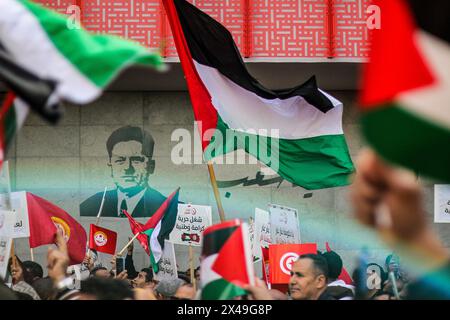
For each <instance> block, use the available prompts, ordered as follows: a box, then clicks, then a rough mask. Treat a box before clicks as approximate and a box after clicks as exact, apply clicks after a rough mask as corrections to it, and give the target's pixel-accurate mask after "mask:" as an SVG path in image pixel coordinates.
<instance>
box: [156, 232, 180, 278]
mask: <svg viewBox="0 0 450 320" xmlns="http://www.w3.org/2000/svg"><path fill="white" fill-rule="evenodd" d="M158 266H159V272H158V273H155V272H153V275H154V278H155V280H157V281H161V280H173V279H176V278H178V270H177V260H176V257H175V248H174V246H173V243H172V242H170V241H167V240H165V241H164V250H163V253H162V257H161V259H160V260H159V262H158Z"/></svg>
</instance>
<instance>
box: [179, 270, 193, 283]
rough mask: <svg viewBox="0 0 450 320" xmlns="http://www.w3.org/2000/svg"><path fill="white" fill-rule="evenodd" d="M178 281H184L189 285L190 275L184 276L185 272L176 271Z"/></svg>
mask: <svg viewBox="0 0 450 320" xmlns="http://www.w3.org/2000/svg"><path fill="white" fill-rule="evenodd" d="M178 279H181V280H184V281H185V282H187V283H191V276H190V274H189V275H188V274H186V272H181V271H178Z"/></svg>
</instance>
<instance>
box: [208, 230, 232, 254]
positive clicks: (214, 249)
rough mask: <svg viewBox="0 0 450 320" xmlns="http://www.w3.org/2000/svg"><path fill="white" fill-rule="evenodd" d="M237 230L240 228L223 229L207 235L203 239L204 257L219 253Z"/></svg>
mask: <svg viewBox="0 0 450 320" xmlns="http://www.w3.org/2000/svg"><path fill="white" fill-rule="evenodd" d="M237 228H239V227H238V226H233V227H229V228H222V229H218V230H215V231H213V232H211V233H207V234H205V236H204V237H203V248H202V256H205V257H207V256H210V255H212V254H216V253H219V251H220V249H222V247H223V246H224V244H225V242H227V240H228V238H230V237H231V235H232V234H233V232H234V231H236V229H237Z"/></svg>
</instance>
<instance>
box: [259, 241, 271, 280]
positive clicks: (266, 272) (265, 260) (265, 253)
mask: <svg viewBox="0 0 450 320" xmlns="http://www.w3.org/2000/svg"><path fill="white" fill-rule="evenodd" d="M261 252H262V275H263V279H264V281H265V282H266V284H267V285H269V283H270V263H269V248H265V247H261Z"/></svg>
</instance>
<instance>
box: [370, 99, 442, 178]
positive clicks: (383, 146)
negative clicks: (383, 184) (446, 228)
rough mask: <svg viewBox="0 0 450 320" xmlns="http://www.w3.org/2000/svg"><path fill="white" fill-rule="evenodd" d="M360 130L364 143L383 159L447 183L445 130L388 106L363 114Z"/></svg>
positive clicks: (421, 118)
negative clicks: (365, 141)
mask: <svg viewBox="0 0 450 320" xmlns="http://www.w3.org/2000/svg"><path fill="white" fill-rule="evenodd" d="M362 130H363V132H364V135H365V137H366V139H367V141H368V142H369V143H370V144H371V145H372V146H373V147H374V148H375V149H376V150H377V151H378V152H379V153H380V154H381V155H382V156H383V157H385V158H386V159H388V160H390V161H392V162H394V163H397V164H400V165H402V166H406V167H409V168H410V169H412V170H414V171H415V172H418V173H420V174H425V175H428V176H430V177H434V178H437V179H442V180H443V181H445V182H450V165H449V164H450V148H449V146H450V129H449V128H445V127H442V126H439V125H437V124H436V123H434V122H432V121H428V120H427V119H426V118H423V117H420V116H418V115H415V114H413V113H410V112H408V111H406V110H405V109H403V108H402V107H401V106H400V105H398V104H396V103H392V104H387V105H384V106H382V107H380V108H377V109H375V110H373V111H369V112H366V113H365V114H364V116H363V117H362ZM430 158H432V159H433V161H430Z"/></svg>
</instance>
